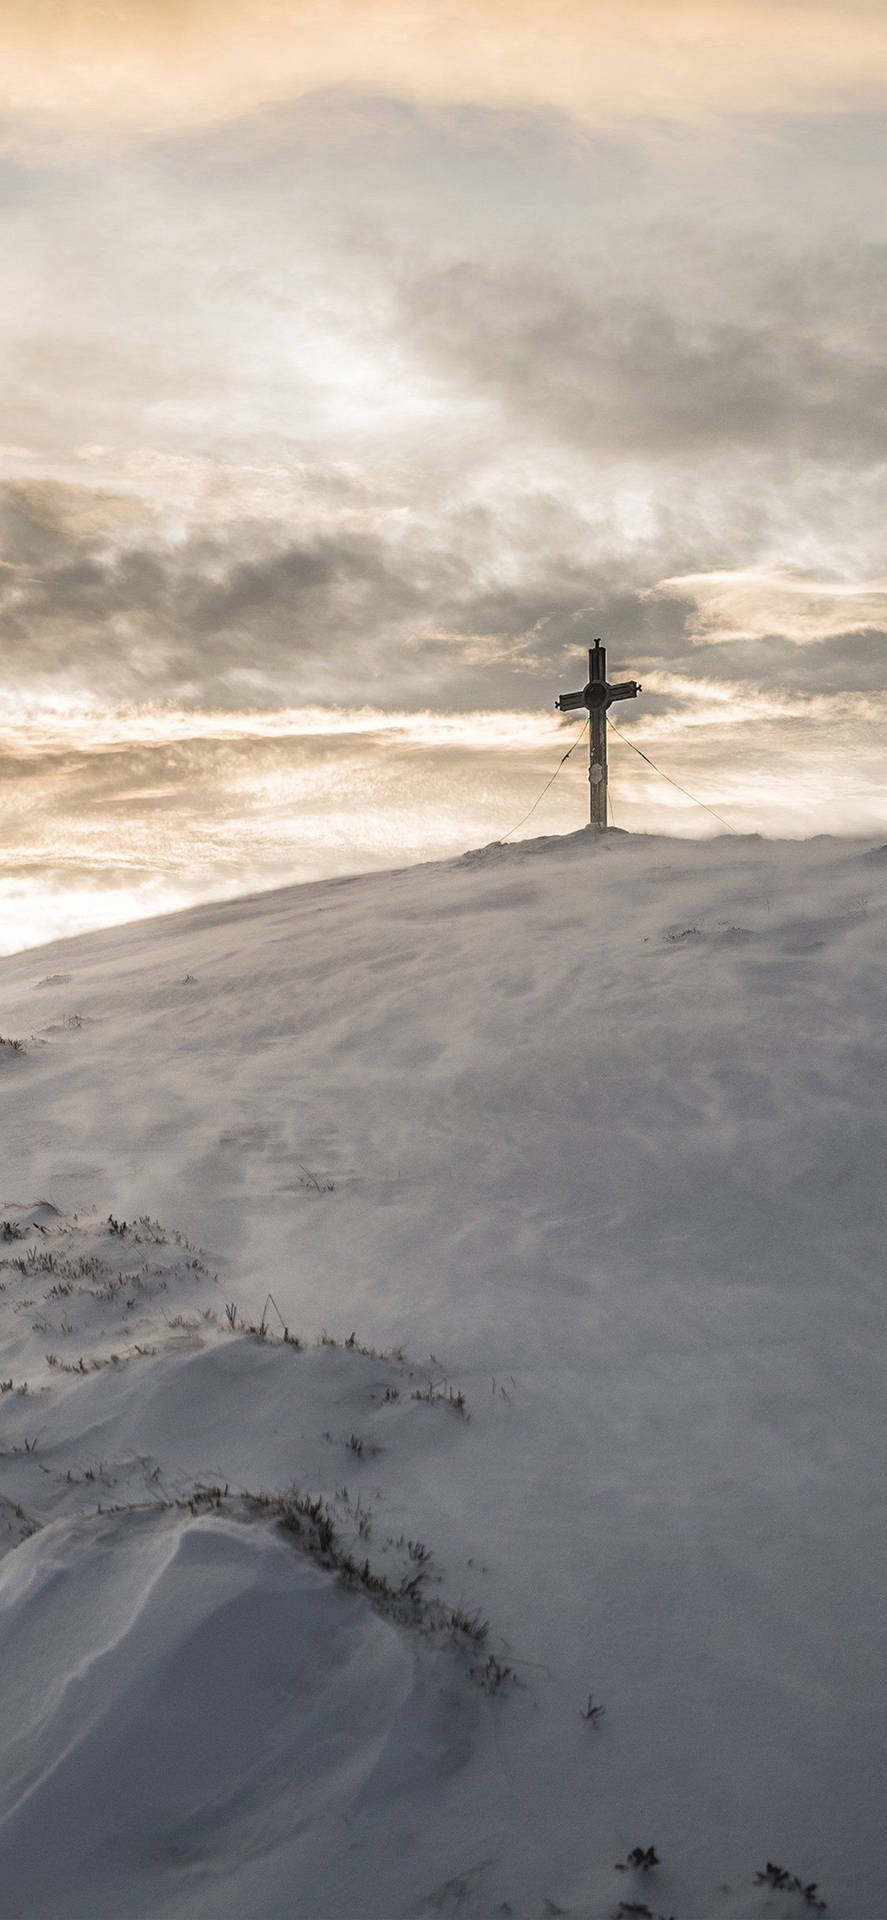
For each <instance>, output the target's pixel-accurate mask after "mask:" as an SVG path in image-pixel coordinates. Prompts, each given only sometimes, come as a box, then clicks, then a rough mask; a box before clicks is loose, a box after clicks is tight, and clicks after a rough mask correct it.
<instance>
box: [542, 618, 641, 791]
mask: <svg viewBox="0 0 887 1920" xmlns="http://www.w3.org/2000/svg"><path fill="white" fill-rule="evenodd" d="M640 691H641V688H640V687H639V685H638V682H637V681H636V680H619V681H617V682H616V683H615V685H614V684H613V682H611V681H610V680H608V679H607V653H606V648H605V647H602V646H601V643H600V641H599V640H596V641H595V643H594V646H593V647H589V649H588V681H587V683H586V685H585V686H584V687H582V688H581V690H580V691H579V693H559V694H558V697H557V699H556V701H555V703H554V704H555V708H556V709H557V712H558V713H575V712H576V710H577V709H578V708H580V707H584V708H585V710H586V712H587V714H588V718H589V723H590V724H589V729H588V796H589V798H588V824H589V826H590V827H599V828H604V827H606V826H607V824H608V822H607V708H608V707H611V706H612V705H613V702H614V700H634V699H635V698H636V696H637V695H638V694H639V693H640Z"/></svg>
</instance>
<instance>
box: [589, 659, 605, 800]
mask: <svg viewBox="0 0 887 1920" xmlns="http://www.w3.org/2000/svg"><path fill="white" fill-rule="evenodd" d="M598 688H599V689H600V692H598ZM588 690H589V696H590V700H589V711H590V714H591V726H590V727H589V729H588V824H589V826H590V827H605V826H606V825H607V710H606V706H605V705H604V701H605V699H606V691H607V652H606V648H605V647H602V646H601V643H600V641H599V640H596V641H595V643H594V647H593V648H592V647H589V649H588ZM592 698H593V699H594V701H595V704H594V705H591V699H592Z"/></svg>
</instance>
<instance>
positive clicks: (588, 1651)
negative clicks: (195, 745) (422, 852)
mask: <svg viewBox="0 0 887 1920" xmlns="http://www.w3.org/2000/svg"><path fill="white" fill-rule="evenodd" d="M885 932H887V862H885V861H884V860H883V859H882V858H881V857H880V851H879V849H877V848H872V847H871V846H870V844H868V843H863V842H839V841H829V840H825V839H821V840H817V841H810V842H806V843H798V844H793V845H791V846H781V845H778V844H775V843H767V842H762V841H755V840H752V839H745V840H740V839H739V838H735V839H730V840H719V841H717V842H706V843H690V842H686V841H681V842H674V841H667V840H664V839H663V840H636V839H632V838H630V837H629V836H612V837H610V836H608V837H606V838H604V837H600V838H594V839H593V838H592V837H591V836H590V835H581V834H579V835H575V836H572V837H570V838H569V839H568V840H567V841H566V842H563V843H559V842H556V841H547V842H546V841H538V842H534V843H521V844H519V845H517V846H514V847H508V848H493V849H488V850H482V851H481V853H480V854H479V855H476V856H472V857H470V858H468V859H466V860H463V861H461V862H459V861H451V862H442V863H440V864H439V865H437V866H434V867H427V868H416V869H411V870H409V871H407V872H401V873H392V874H386V875H380V876H373V877H369V878H367V877H364V878H363V879H362V880H361V881H360V883H359V884H355V885H353V886H346V885H340V884H329V885H312V886H308V887H303V888H293V889H289V890H287V891H286V892H284V893H281V894H268V895H264V896H254V897H253V898H251V899H247V900H243V901H239V902H233V903H229V904H228V905H226V906H222V907H212V908H201V909H199V910H196V911H195V912H193V913H186V914H181V915H177V916H172V917H170V918H169V919H166V920H164V921H159V922H157V923H155V924H153V925H151V924H148V923H144V922H143V923H139V924H138V925H137V926H134V927H131V928H123V929H116V930H114V931H112V932H106V933H102V934H96V935H92V936H89V937H87V938H81V939H78V940H74V941H69V942H66V943H60V944H59V946H58V947H56V948H53V949H50V950H48V951H43V952H40V953H38V954H33V953H32V954H22V955H19V956H17V957H16V958H14V959H11V960H7V961H4V962H3V963H2V965H0V1032H2V1034H3V1035H5V1036H7V1037H8V1038H7V1042H6V1044H4V1045H3V1047H2V1048H0V1096H3V1097H4V1100H5V1108H6V1111H7V1112H8V1113H9V1114H10V1115H11V1116H12V1124H10V1125H9V1126H8V1127H7V1131H6V1135H5V1139H4V1165H3V1172H2V1182H3V1190H4V1192H5V1193H6V1195H7V1196H15V1197H16V1199H17V1204H16V1205H13V1204H12V1202H11V1200H10V1201H9V1202H8V1204H6V1205H3V1204H2V1203H0V1236H2V1237H0V1262H2V1263H3V1264H2V1265H0V1334H2V1352H3V1357H2V1359H0V1385H2V1388H3V1391H2V1393H0V1456H2V1457H0V1554H2V1559H0V1657H2V1660H3V1669H4V1671H3V1680H2V1684H3V1688H4V1692H3V1699H4V1705H5V1706H6V1708H7V1711H6V1713H5V1714H4V1718H3V1722H2V1724H0V1759H2V1766H0V1778H2V1780H3V1782H4V1783H5V1784H4V1787H3V1792H4V1793H5V1795H6V1797H5V1798H4V1799H2V1800H0V1914H2V1915H3V1920H5V1916H6V1913H7V1912H8V1913H9V1915H10V1917H11V1920H19V1917H20V1916H22V1917H23V1916H24V1915H25V1914H27V1915H28V1920H32V1917H33V1920H62V1916H64V1920H148V1917H149V1916H150V1920H242V1916H243V1915H244V1914H249V1913H255V1914H256V1916H257V1917H258V1916H260V1917H261V1920H293V1916H296V1920H414V1917H415V1920H420V1916H426V1915H427V1916H431V1915H444V1916H447V1915H455V1914H458V1915H460V1916H461V1917H462V1920H492V1916H494V1915H501V1916H508V1915H511V1916H513V1920H543V1917H544V1916H548V1915H551V1914H553V1913H555V1914H556V1913H557V1912H561V1913H563V1914H567V1915H569V1916H570V1920H648V1916H653V1920H656V1917H657V1916H663V1917H666V1920H667V1917H668V1916H672V1915H673V1916H674V1920H801V1916H803V1915H804V1914H805V1913H813V1912H822V1911H825V1912H826V1913H827V1915H828V1916H830V1920H882V1916H883V1912H884V1904H885V1870H884V1866H883V1839H882V1827H883V1819H882V1806H881V1782H882V1780H883V1777H884V1773H885V1770H887V1765H885V1763H887V1753H885V1730H884V1722H883V1715H882V1713H881V1711H880V1706H879V1689H880V1684H881V1661H882V1620H883V1598H882V1597H883V1590H884V1575H885V1570H887V1569H885V1528H884V1488H885V1485H887V1457H885V1443H884V1429H883V1350H884V1320H885V1294H884V1287H883V1248H884V1244H885V1230H887V1189H885V1186H884V1182H883V1177H882V1175H883V1165H884V1162H885V1159H887V1120H885V1108H884V1085H885V1076H887V979H885V972H884V964H883V954H884V948H885ZM13 1041H14V1042H16V1044H15V1045H13V1044H11V1043H12V1042H13ZM31 1194H41V1195H45V1196H46V1199H45V1201H43V1202H42V1203H41V1204H39V1205H36V1206H33V1207H32V1206H29V1205H26V1204H24V1201H25V1199H26V1198H27V1196H28V1195H31ZM148 1215H150V1216H151V1217H150V1218H148V1217H147V1216H148ZM158 1219H159V1220H169V1221H171V1222H173V1223H174V1224H175V1226H176V1228H177V1229H178V1232H176V1233H174V1232H172V1231H169V1230H164V1229H163V1228H161V1227H159V1226H158V1225H157V1224H156V1222H157V1220H158ZM4 1223H5V1224H4ZM200 1248H206V1249H209V1251H208V1252H201V1251H200ZM325 1330H326V1331H325ZM415 1356H418V1358H416V1357H415ZM822 1903H825V1906H824V1907H823V1904H822Z"/></svg>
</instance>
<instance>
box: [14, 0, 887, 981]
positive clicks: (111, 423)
mask: <svg viewBox="0 0 887 1920" xmlns="http://www.w3.org/2000/svg"><path fill="white" fill-rule="evenodd" d="M0 72H2V75H3V83H2V87H3V91H2V121H0V170H2V189H3V190H2V221H3V234H2V245H3V273H2V275H0V348H2V354H3V360H4V364H5V368H6V378H5V380H4V382H3V390H2V407H3V414H4V418H3V420H2V423H0V441H2V446H0V680H2V688H0V691H2V703H0V774H2V788H0V792H2V806H3V841H4V849H5V872H4V874H3V878H2V882H0V922H2V924H0V949H5V950H8V949H9V948H11V947H15V946H18V945H21V944H26V943H29V942H30V941H33V940H39V939H42V938H48V937H49V936H50V935H51V934H52V933H54V932H56V931H64V930H74V929H76V928H79V927H81V926H87V925H96V924H100V923H102V922H103V921H108V920H114V919H121V918H125V917H128V916H129V915H131V914H136V913H141V912H145V911H157V910H160V909H163V908H166V907H171V906H177V905H180V904H186V903H187V902H189V901H190V900H193V899H196V898H202V897H207V896H209V895H222V894H225V893H233V892H237V891H243V890H244V889H248V888H252V887H256V886H268V885H273V884H279V883H282V882H284V881H286V880H288V879H301V878H309V877H312V876H314V875H317V874H324V873H330V872H342V871H346V870H348V869H355V868H367V867H371V866H373V865H390V864H395V863H398V862H400V861H402V860H406V859H414V858H420V857H428V856H429V855H430V856H434V855H437V854H442V853H450V852H454V851H459V850H461V849H462V848H465V847H468V846H471V845H477V844H482V843H483V842H485V841H489V840H491V839H494V838H499V837H501V836H502V835H503V834H504V833H505V832H507V831H508V830H509V829H510V828H511V827H513V826H514V825H515V823H516V822H517V821H518V820H519V819H520V817H521V815H522V814H523V813H524V812H525V811H526V809H527V808H528V807H530V806H531V805H532V802H533V800H534V799H535V797H536V795H537V794H538V792H539V790H540V788H541V787H542V785H543V784H544V782H545V780H546V779H547V777H548V775H549V773H550V772H551V771H552V770H553V768H554V766H555V765H556V764H557V761H558V759H559V757H560V754H561V753H562V752H563V751H564V750H565V747H566V745H568V744H569V740H570V738H571V737H572V734H573V733H574V732H576V731H578V726H577V725H571V727H570V728H569V729H568V730H565V729H564V727H563V726H562V724H561V723H560V721H559V720H557V719H556V717H555V715H554V714H553V711H552V705H553V700H554V696H555V694H556V693H557V692H558V691H561V690H566V689H568V688H572V687H575V686H579V685H581V683H582V680H583V678H584V673H583V649H584V648H585V647H587V646H588V645H589V644H590V642H591V640H592V638H593V637H594V636H595V635H597V634H601V635H602V636H603V637H604V639H605V641H606V642H607V645H608V648H609V660H610V666H611V669H612V670H613V672H614V674H616V675H631V676H633V677H637V678H639V679H640V680H641V681H642V682H643V686H644V694H643V697H642V699H641V700H640V701H639V702H638V703H637V705H636V707H634V706H633V707H623V708H622V709H621V710H617V712H616V715H615V716H614V717H615V718H616V719H617V721H618V724H619V726H620V728H623V729H624V731H625V733H626V734H627V735H628V736H629V737H630V738H631V739H632V740H634V742H635V743H636V745H637V746H639V747H641V748H642V749H643V751H644V752H645V753H647V754H648V756H650V757H651V758H652V759H653V760H654V761H655V762H656V764H657V765H658V766H660V767H662V768H663V769H664V770H666V771H667V772H669V773H670V774H671V775H672V777H673V778H674V779H676V780H677V781H678V782H679V783H680V785H682V786H684V787H686V788H687V789H689V790H690V791H691V792H692V793H693V794H695V795H697V796H699V798H701V799H702V800H703V801H705V802H706V803H707V804H708V805H709V806H711V807H713V808H715V809H716V811H717V812H719V813H720V814H721V815H722V816H723V817H724V818H725V819H726V820H727V821H729V822H730V823H731V824H732V825H734V826H735V827H736V828H738V829H740V830H743V831H748V830H754V831H758V832H763V833H770V834H790V835H804V834H809V833H816V832H821V831H837V832H863V833H866V834H871V835H887V790H885V786H884V778H883V763H884V750H885V746H887V691H885V635H887V550H885V524H887V363H885V344H887V343H885V337H884V326H885V323H884V314H885V292H887V196H885V194H884V188H883V181H884V159H885V132H887V21H885V15H884V8H883V0H841V3H840V4H837V0H835V3H834V4H833V0H803V4H793V3H792V0H725V4H718V3H717V0H709V4H703V3H702V0H620V3H619V4H616V0H563V3H562V4H559V5H558V6H556V7H555V6H552V5H551V4H550V0H452V4H443V0H411V3H410V4H407V0H259V3H258V4H257V0H250V4H249V5H246V4H245V3H244V0H191V3H190V4H189V0H121V4H119V5H116V6H115V5H113V4H112V5H105V6H101V7H98V6H96V5H94V4H92V3H91V0H31V4H30V5H29V6H28V7H27V8H24V7H22V6H21V5H20V0H3V4H2V5H0ZM584 773H585V769H584V766H583V764H582V752H581V749H580V751H579V752H578V753H577V754H576V755H575V757H574V759H573V760H571V761H570V762H569V764H568V766H567V767H565V769H564V771H563V773H562V775H561V776H560V779H559V780H558V781H557V782H556V784H555V786H554V787H553V788H552V790H551V792H550V794H549V795H547V797H546V799H545V801H544V803H543V805H542V806H541V807H540V808H539V810H538V812H537V813H536V814H534V816H533V819H532V821H531V822H530V823H528V825H527V827H526V829H525V831H527V832H560V831H568V830H570V829H571V828H573V827H575V826H578V825H581V824H583V823H584V820H585V817H586V808H587V786H586V782H585V778H584ZM611 775H612V799H613V803H614V812H615V816H616V820H617V823H618V824H620V825H624V826H628V827H633V828H635V829H638V830H647V831H655V830H665V831H669V832H677V833H707V832H709V831H716V830H717V822H716V821H714V820H713V819H712V817H711V815H706V814H705V813H704V812H703V811H702V810H701V809H700V808H698V807H696V806H694V805H693V804H692V802H691V801H690V800H688V799H686V798H685V797H684V795H682V794H681V793H679V792H677V791H676V790H675V789H674V788H673V787H669V786H668V785H667V784H666V783H665V781H663V780H661V779H659V778H657V776H656V775H655V774H654V773H653V772H652V771H651V769H650V768H649V767H648V766H647V765H646V764H645V763H644V762H643V761H641V760H640V759H639V758H638V757H637V755H636V754H635V753H633V752H632V750H631V748H630V747H629V746H628V744H627V743H626V742H625V741H623V740H619V739H613V740H612V741H611Z"/></svg>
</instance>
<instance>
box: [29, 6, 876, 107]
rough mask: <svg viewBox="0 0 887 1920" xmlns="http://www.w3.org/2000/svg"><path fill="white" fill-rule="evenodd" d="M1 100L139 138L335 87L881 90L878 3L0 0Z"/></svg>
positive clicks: (741, 92)
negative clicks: (119, 0) (140, 132)
mask: <svg viewBox="0 0 887 1920" xmlns="http://www.w3.org/2000/svg"><path fill="white" fill-rule="evenodd" d="M0 59H2V64H3V75H4V94H5V99H6V104H7V111H9V110H10V109H11V110H12V112H13V113H14V114H19V115H24V116H26V117H28V118H30V119H31V120H32V121H36V122H37V123H38V124H39V123H40V122H41V121H43V122H45V121H47V120H48V121H50V122H56V123H57V122H62V123H67V124H73V125H76V126H80V127H84V126H89V127H92V128H93V129H94V130H95V131H97V132H99V131H102V130H104V131H106V132H107V131H108V130H113V129H118V130H123V129H126V130H127V131H128V133H129V135H130V136H131V135H132V133H133V131H134V130H136V129H137V128H138V127H141V128H143V129H144V130H150V129H156V128H158V127H163V126H175V125H181V124H189V123H199V122H204V121H208V120H212V119H216V118H219V117H225V116H229V115H234V114H238V113H244V112H248V111H249V110H250V109H253V108H255V107H257V106H259V105H261V104H263V103H267V102H270V101H282V100H290V99H294V98H298V97H301V96H304V95H305V94H307V93H310V92H314V91H317V90H322V89H327V88H347V89H358V90H360V91H361V92H370V93H378V92H382V93H386V94H395V95H398V96H403V97H407V98H414V99H418V100H420V101H422V102H424V103H426V104H438V105H445V104H447V103H452V102H470V103H475V104H478V105H487V106H495V107H501V108H508V107H511V108H517V109H530V110H548V111H554V112H558V113H564V114H568V115H570V116H573V117H575V118H577V119H579V120H580V121H592V122H594V121H599V120H601V119H606V118H611V117H613V116H614V115H615V116H618V115H624V114H629V115H642V116H654V117H655V116H664V117H670V116H678V117H691V118H696V117H704V116H706V115H709V114H716V113H722V112H734V111H755V112H758V111H770V110H791V109H793V108H794V109H799V110H806V109H809V108H811V107H813V106H816V107H819V108H822V107H834V108H838V107H842V106H846V105H847V103H848V99H850V98H856V99H857V100H858V99H859V97H860V96H861V97H862V98H863V99H864V100H865V102H866V103H869V104H871V103H874V101H875V100H876V99H877V98H879V97H881V96H882V94H883V91H884V89H885V86H887V33H885V26H884V14H883V7H882V5H881V3H880V0H843V4H840V3H839V0H566V4H563V5H560V6H558V8H557V9H553V8H552V7H551V5H550V4H548V0H455V3H450V0H418V4H416V0H250V3H249V4H247V0H127V3H126V4H121V5H118V6H116V7H115V6H113V5H98V4H95V3H94V0H30V4H29V5H28V6H23V5H21V4H20V0H5V4H4V5H3V7H2V10H0Z"/></svg>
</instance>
